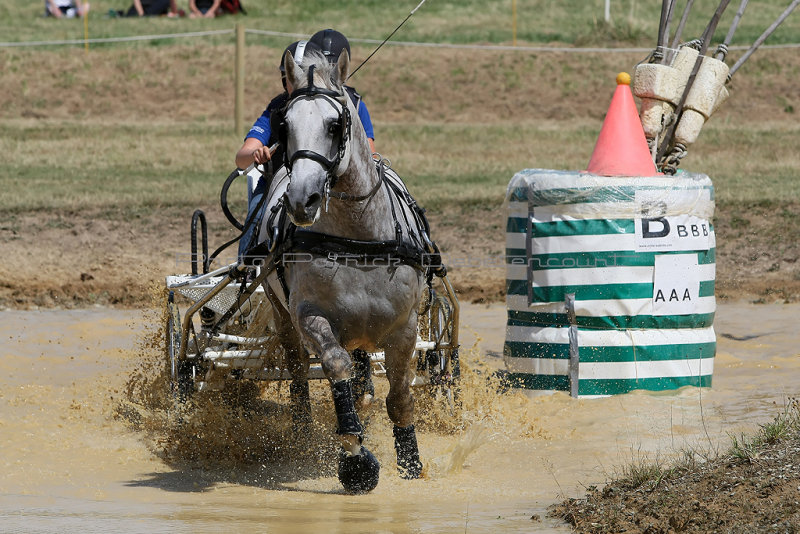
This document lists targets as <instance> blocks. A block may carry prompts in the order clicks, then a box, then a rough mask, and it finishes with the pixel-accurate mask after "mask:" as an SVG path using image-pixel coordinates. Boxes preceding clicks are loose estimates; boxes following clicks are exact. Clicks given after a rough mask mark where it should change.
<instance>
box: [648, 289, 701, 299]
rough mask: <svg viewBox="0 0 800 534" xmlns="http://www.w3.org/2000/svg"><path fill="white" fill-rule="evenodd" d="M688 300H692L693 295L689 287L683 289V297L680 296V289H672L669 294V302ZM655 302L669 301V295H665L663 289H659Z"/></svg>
mask: <svg viewBox="0 0 800 534" xmlns="http://www.w3.org/2000/svg"><path fill="white" fill-rule="evenodd" d="M687 300H689V301H690V300H692V296H691V295H690V294H689V288H686V289H684V290H683V297H679V296H678V290H677V289H674V288H673V289H672V291H671V292H670V294H669V302H686V301H687ZM654 301H655V302H667V297H665V296H664V292H663V291H662V290H660V289H659V290H658V291H657V292H656V298H655V299H654Z"/></svg>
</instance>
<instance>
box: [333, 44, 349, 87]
mask: <svg viewBox="0 0 800 534" xmlns="http://www.w3.org/2000/svg"><path fill="white" fill-rule="evenodd" d="M336 75H337V76H338V77H339V83H340V84H341V85H344V83H345V82H346V81H347V77H348V76H349V75H350V54H348V53H347V50H342V53H341V54H339V61H337V62H336Z"/></svg>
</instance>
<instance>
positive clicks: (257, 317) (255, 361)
mask: <svg viewBox="0 0 800 534" xmlns="http://www.w3.org/2000/svg"><path fill="white" fill-rule="evenodd" d="M263 172H264V169H263V168H260V167H255V168H253V169H251V170H250V171H249V172H246V171H242V170H240V169H237V170H235V171H233V172H232V173H231V175H230V176H229V177H228V180H227V181H226V182H225V185H224V186H223V191H222V195H221V199H222V202H221V203H222V210H223V212H224V213H225V215H226V216H227V217H228V219H229V221H230V222H231V224H232V225H233V226H234V227H236V228H237V229H243V225H242V223H241V222H239V221H238V220H237V219H236V217H235V216H234V215H233V214H232V213H231V211H230V209H229V208H228V205H227V200H226V198H227V191H228V188H229V186H230V184H231V182H232V181H233V180H234V179H236V178H238V177H240V176H246V178H247V180H248V187H249V188H252V187H253V185H252V184H254V183H255V182H256V181H257V180H258V178H259V175H260V174H261V173H263ZM190 228H191V230H190V235H191V256H190V258H191V273H189V274H176V275H169V276H167V277H166V289H167V301H166V353H167V354H166V357H167V364H168V368H169V373H170V383H171V388H172V393H173V395H174V397H175V400H176V401H177V402H185V401H186V400H187V399H189V398H190V397H191V396H192V395H193V394H194V393H197V392H202V391H221V390H224V389H226V387H230V386H231V385H233V384H236V383H237V382H241V381H254V382H272V381H288V380H291V375H290V373H289V371H288V369H287V365H286V361H285V353H284V351H283V348H282V347H281V344H280V341H279V339H278V336H277V335H276V325H275V321H274V315H273V314H274V310H273V307H272V304H271V303H270V301H269V299H267V298H266V293H265V289H264V282H265V279H266V277H267V275H268V274H269V271H268V269H267V268H265V267H262V266H247V267H245V268H244V269H242V267H243V266H242V265H241V264H240V263H239V262H238V261H237V262H233V263H230V264H227V265H223V266H221V267H218V268H216V269H214V270H210V265H209V261H208V260H209V248H208V230H207V223H206V218H205V214H204V213H203V212H202V211H201V210H196V211H195V212H194V213H193V215H192V220H191V227H190ZM198 247H200V249H199V250H198ZM240 269H241V270H240ZM432 281H433V282H434V283H433V284H431V285H430V286H429V287H428V288H427V289H426V291H425V292H424V294H423V299H422V300H421V302H420V309H419V311H420V313H419V322H418V325H417V342H416V345H415V350H414V357H413V359H414V361H413V363H412V367H413V369H414V379H413V381H412V386H415V387H417V386H419V387H425V388H428V389H430V390H432V391H439V392H441V393H443V394H444V397H445V398H446V399H447V401H448V403H450V404H451V405H453V403H454V402H455V399H454V394H455V391H456V388H455V386H456V383H457V380H458V378H459V376H460V366H459V343H458V324H459V321H458V314H459V305H458V299H457V298H456V295H455V292H454V291H453V287H452V285H451V284H450V281H449V280H448V278H447V276H446V275H445V276H443V277H436V278H434V279H433V280H432ZM363 361H366V362H368V367H366V368H365V367H364V366H363V365H359V364H362V363H363ZM363 361H357V362H355V363H356V366H355V377H354V378H355V379H356V380H357V381H361V382H362V387H363V383H368V382H369V381H370V380H371V376H376V377H381V376H385V374H386V369H385V367H384V353H383V352H373V353H367V354H366V359H365V360H363ZM308 378H309V379H312V380H321V379H324V378H325V375H324V373H323V371H322V365H321V362H320V359H319V357H317V356H316V355H311V365H310V368H309V372H308Z"/></svg>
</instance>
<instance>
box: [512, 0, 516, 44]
mask: <svg viewBox="0 0 800 534" xmlns="http://www.w3.org/2000/svg"><path fill="white" fill-rule="evenodd" d="M511 44H512V45H513V46H517V0H511Z"/></svg>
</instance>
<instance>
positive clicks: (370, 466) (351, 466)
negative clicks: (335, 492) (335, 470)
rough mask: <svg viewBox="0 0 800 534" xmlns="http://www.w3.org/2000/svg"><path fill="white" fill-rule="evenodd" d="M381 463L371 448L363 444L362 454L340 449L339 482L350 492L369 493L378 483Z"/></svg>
mask: <svg viewBox="0 0 800 534" xmlns="http://www.w3.org/2000/svg"><path fill="white" fill-rule="evenodd" d="M380 470H381V464H379V463H378V460H377V459H376V458H375V456H373V455H372V453H371V452H369V449H367V448H366V447H364V446H362V447H361V454H350V453H347V452H345V451H344V449H341V450H340V451H339V482H341V483H342V486H344V489H345V490H347V491H348V492H350V493H367V492H368V491H372V490H374V489H375V486H377V485H378V475H379V473H380Z"/></svg>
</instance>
